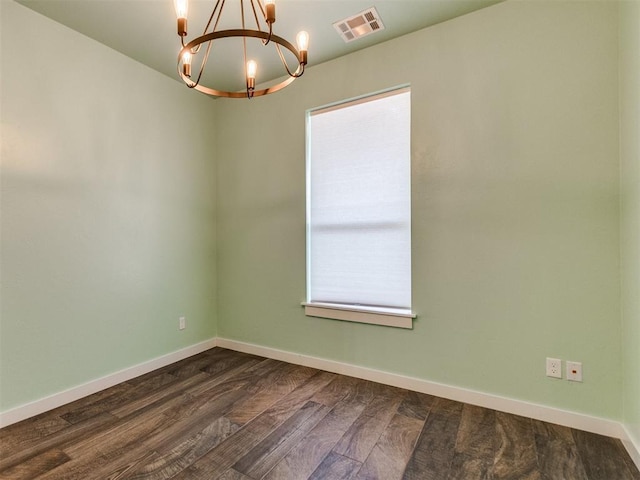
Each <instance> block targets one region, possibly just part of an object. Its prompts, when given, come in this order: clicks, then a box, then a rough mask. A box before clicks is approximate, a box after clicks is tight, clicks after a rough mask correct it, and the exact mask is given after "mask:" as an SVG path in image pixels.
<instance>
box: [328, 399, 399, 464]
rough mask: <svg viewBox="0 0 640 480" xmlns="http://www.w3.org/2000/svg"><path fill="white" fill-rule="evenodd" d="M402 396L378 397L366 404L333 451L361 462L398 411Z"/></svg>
mask: <svg viewBox="0 0 640 480" xmlns="http://www.w3.org/2000/svg"><path fill="white" fill-rule="evenodd" d="M403 397H404V396H400V395H396V396H395V397H380V398H382V400H383V401H377V400H374V401H372V402H371V403H369V404H367V405H366V407H365V409H364V410H363V411H362V414H361V415H360V416H359V417H358V418H357V419H356V421H355V422H354V423H353V425H351V427H350V428H349V430H347V431H346V432H345V434H344V435H343V436H342V438H341V439H340V441H339V442H338V444H337V445H336V446H335V448H334V449H333V451H334V452H335V453H337V454H339V455H342V456H345V457H349V458H352V459H354V460H357V461H358V462H360V463H363V462H364V461H365V460H366V459H367V457H368V456H369V453H371V450H372V449H373V447H374V445H375V444H376V442H377V441H378V439H379V438H380V436H381V435H382V433H383V432H384V430H385V429H386V428H387V426H388V425H389V423H390V422H391V419H392V418H393V417H394V415H395V414H396V412H397V411H398V407H399V406H400V404H401V403H402V401H403Z"/></svg>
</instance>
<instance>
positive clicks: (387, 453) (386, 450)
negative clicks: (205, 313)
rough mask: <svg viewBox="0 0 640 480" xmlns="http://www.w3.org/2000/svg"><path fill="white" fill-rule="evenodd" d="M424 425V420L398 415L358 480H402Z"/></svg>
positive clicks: (359, 474)
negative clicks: (376, 479)
mask: <svg viewBox="0 0 640 480" xmlns="http://www.w3.org/2000/svg"><path fill="white" fill-rule="evenodd" d="M424 423H425V421H424V420H420V419H417V418H414V417H408V416H405V415H403V414H400V413H398V414H396V415H395V416H394V417H393V419H392V420H391V423H389V426H388V427H387V429H386V430H385V431H384V433H383V434H382V436H381V437H380V439H379V440H378V442H377V443H376V445H375V446H374V447H373V450H372V451H371V453H370V454H369V456H368V457H367V460H366V461H365V462H364V464H363V465H362V468H361V469H360V471H359V472H358V475H357V476H356V478H358V479H362V480H364V479H373V478H380V479H383V478H384V479H385V480H395V479H401V478H402V476H403V473H404V470H405V467H406V465H407V461H408V460H409V457H411V454H412V452H413V449H414V447H415V444H416V441H417V439H418V436H419V435H420V432H421V431H422V427H423V426H424Z"/></svg>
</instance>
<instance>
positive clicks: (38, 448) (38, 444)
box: [0, 413, 115, 475]
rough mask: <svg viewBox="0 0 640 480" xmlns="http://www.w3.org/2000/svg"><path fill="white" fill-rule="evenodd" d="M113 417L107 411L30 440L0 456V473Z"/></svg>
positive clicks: (112, 419) (111, 419) (83, 433)
mask: <svg viewBox="0 0 640 480" xmlns="http://www.w3.org/2000/svg"><path fill="white" fill-rule="evenodd" d="M114 419H115V417H114V416H113V415H110V414H108V413H102V414H100V415H96V416H95V417H91V418H89V419H87V420H85V421H84V422H80V423H77V424H75V425H71V426H69V427H67V428H65V429H64V430H61V431H60V432H57V433H56V434H55V435H49V436H47V437H45V438H44V439H42V440H41V441H32V442H30V443H27V446H26V447H25V448H24V449H22V450H19V451H17V452H15V453H13V454H11V455H7V456H3V457H2V458H0V475H1V474H2V472H3V471H4V470H6V469H8V468H10V467H13V466H15V465H17V464H18V463H22V462H25V461H27V460H29V459H31V458H33V457H35V456H38V455H41V454H42V453H44V452H46V451H47V450H53V449H56V448H62V446H63V445H65V443H67V442H69V441H71V440H72V439H74V438H77V437H79V436H83V435H87V434H90V433H91V432H93V431H94V430H95V429H96V428H97V427H100V426H103V425H109V424H111V423H113V421H114Z"/></svg>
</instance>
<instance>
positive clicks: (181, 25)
mask: <svg viewBox="0 0 640 480" xmlns="http://www.w3.org/2000/svg"><path fill="white" fill-rule="evenodd" d="M173 4H174V6H175V7H176V15H177V17H178V35H179V36H181V37H186V36H187V13H188V12H189V2H188V0H173Z"/></svg>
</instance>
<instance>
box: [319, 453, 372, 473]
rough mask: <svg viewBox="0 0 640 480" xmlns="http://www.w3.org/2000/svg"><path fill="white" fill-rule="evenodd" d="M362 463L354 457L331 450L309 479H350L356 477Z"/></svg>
mask: <svg viewBox="0 0 640 480" xmlns="http://www.w3.org/2000/svg"><path fill="white" fill-rule="evenodd" d="M361 467H362V463H361V462H358V461H357V460H353V459H352V458H347V457H343V456H342V455H338V454H337V453H335V452H329V455H327V456H326V457H325V458H324V460H323V461H322V463H321V464H320V465H318V468H316V470H315V471H314V472H313V474H312V475H311V476H310V477H309V480H329V479H331V480H350V479H352V478H355V476H356V475H357V474H358V471H359V470H360V468H361Z"/></svg>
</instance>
